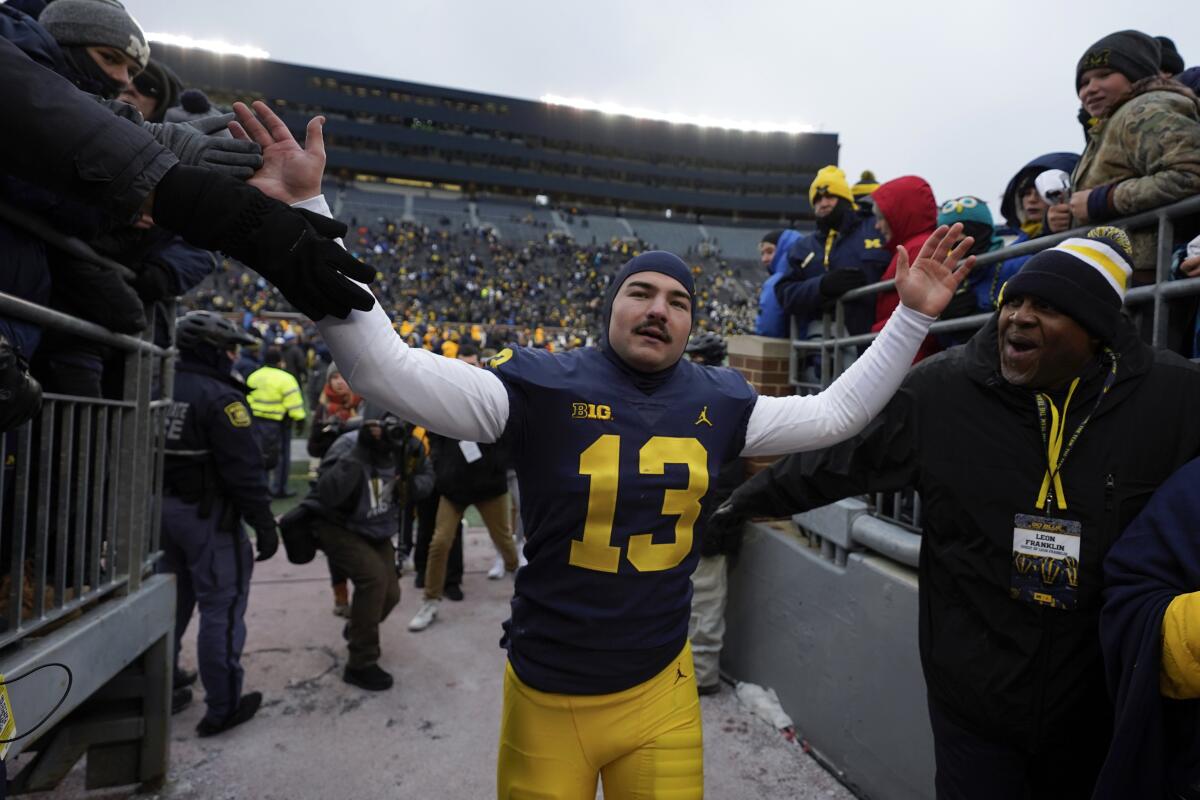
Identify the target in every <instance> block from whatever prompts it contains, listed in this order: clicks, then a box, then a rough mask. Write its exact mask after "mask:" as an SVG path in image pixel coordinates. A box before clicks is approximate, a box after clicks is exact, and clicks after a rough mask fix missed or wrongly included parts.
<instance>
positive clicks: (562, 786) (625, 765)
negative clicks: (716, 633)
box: [496, 646, 704, 800]
mask: <svg viewBox="0 0 1200 800" xmlns="http://www.w3.org/2000/svg"><path fill="white" fill-rule="evenodd" d="M597 778H600V779H602V780H603V783H604V797H605V800H653V799H654V798H658V800H699V798H702V797H703V796H704V746H703V736H702V732H701V727H700V698H699V696H698V695H697V694H696V676H695V671H694V669H693V668H692V651H691V648H690V646H685V647H684V648H683V651H682V652H681V653H680V654H679V656H678V657H677V658H676V659H675V660H674V661H672V662H671V663H670V664H669V665H668V666H667V668H666V669H664V670H663V671H662V672H660V673H659V674H658V675H655V676H654V677H653V678H651V679H650V680H648V681H646V682H645V683H641V684H639V685H637V686H634V687H633V688H631V689H626V690H625V691H623V692H615V693H613V694H602V695H569V694H549V693H547V692H539V691H538V690H537V689H533V688H530V687H529V686H526V685H525V684H524V683H522V682H521V679H520V678H518V677H517V675H516V673H515V672H514V671H513V668H512V665H511V664H508V665H506V667H505V671H504V711H503V714H502V715H501V720H500V755H499V759H498V763H497V765H496V796H497V797H498V798H499V799H500V800H543V799H544V800H594V798H595V797H596V780H597Z"/></svg>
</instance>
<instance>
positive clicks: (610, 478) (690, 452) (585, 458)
mask: <svg viewBox="0 0 1200 800" xmlns="http://www.w3.org/2000/svg"><path fill="white" fill-rule="evenodd" d="M620 461H621V437H619V436H617V435H615V434H605V435H603V436H601V437H600V438H599V439H597V440H596V441H595V442H593V443H592V444H591V446H590V447H588V448H587V449H586V450H584V451H583V453H581V454H580V456H579V474H581V475H587V476H588V477H589V478H591V484H590V486H589V490H588V509H587V521H586V522H585V523H584V526H583V538H582V539H576V540H574V541H572V542H571V558H570V563H571V565H572V566H575V567H583V568H584V569H594V570H597V571H599V572H616V571H617V570H618V568H619V567H620V564H621V548H620V547H616V546H614V545H613V544H612V534H613V519H614V517H615V516H616V513H617V488H618V483H619V477H620V471H621V464H620ZM667 464H683V465H684V466H686V467H687V468H688V484H687V487H686V488H683V489H667V490H666V492H665V493H664V496H663V504H662V513H663V516H677V517H678V519H677V520H676V521H675V541H673V542H662V543H660V544H655V543H654V541H653V536H652V534H649V533H639V534H635V535H633V536H630V537H629V545H628V553H627V554H626V557H627V558H628V559H629V563H631V564H633V566H634V567H635V568H636V569H637V570H638V571H639V572H654V571H658V570H666V569H671V568H672V567H675V566H678V565H679V564H680V563H681V562H682V561H683V560H684V559H685V558H687V555H688V553H690V552H691V550H692V530H693V528H694V526H695V524H696V520H697V519H699V517H700V501H701V500H702V499H703V498H704V494H705V492H707V491H708V451H707V450H705V449H704V445H702V444H700V441H699V440H698V439H693V438H686V437H676V436H655V437H653V438H651V439H650V441H648V442H646V444H645V445H643V446H642V449H641V451H639V453H638V472H639V473H640V474H642V475H662V474H664V473H665V472H666V466H667Z"/></svg>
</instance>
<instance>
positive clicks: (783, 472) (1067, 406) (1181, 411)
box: [715, 228, 1200, 800]
mask: <svg viewBox="0 0 1200 800" xmlns="http://www.w3.org/2000/svg"><path fill="white" fill-rule="evenodd" d="M1129 253H1130V251H1129V249H1128V239H1127V237H1125V236H1124V234H1123V232H1121V231H1119V230H1118V229H1115V228H1100V229H1095V230H1093V231H1092V232H1091V233H1090V234H1089V238H1081V239H1069V240H1067V241H1065V242H1063V243H1062V244H1060V245H1059V246H1058V247H1056V248H1054V249H1052V250H1048V251H1045V252H1043V253H1040V254H1038V255H1037V256H1035V257H1034V258H1032V259H1030V261H1029V262H1027V263H1026V264H1025V266H1024V267H1023V268H1022V270H1021V271H1020V273H1018V274H1017V275H1016V276H1014V277H1013V278H1012V280H1011V281H1010V282H1009V284H1008V286H1007V287H1006V289H1005V291H1004V294H1003V298H1002V303H1001V307H1000V310H999V311H998V312H997V313H996V315H995V316H994V317H993V318H992V319H991V321H990V322H989V323H988V324H987V325H986V326H985V327H984V328H983V330H981V331H980V332H979V333H978V334H976V335H975V336H974V337H973V338H972V339H971V340H970V341H969V342H968V343H967V344H966V345H964V346H962V347H958V348H954V349H952V350H950V351H947V352H945V353H942V354H939V355H938V356H936V357H934V358H931V359H928V360H927V361H925V362H922V363H921V364H920V365H919V366H918V367H916V368H915V369H914V370H913V371H912V372H911V373H910V374H909V376H908V378H907V379H906V380H905V382H904V384H903V385H902V386H901V388H900V391H899V392H898V393H897V394H896V396H895V397H894V398H893V400H892V401H891V403H889V405H888V406H887V407H886V408H885V409H884V411H883V413H881V414H880V415H879V416H878V417H877V418H876V419H875V420H874V421H873V422H872V423H871V424H870V425H868V427H867V428H866V429H865V430H864V431H863V433H862V434H860V435H859V436H858V437H856V438H855V439H853V440H850V441H848V442H845V443H843V444H841V445H838V446H835V447H832V448H828V449H826V450H822V451H818V452H812V453H800V454H796V455H793V456H789V457H788V458H787V459H786V460H784V461H780V462H778V463H776V464H775V465H773V466H772V467H771V468H769V469H768V470H765V471H764V472H762V473H760V474H759V475H757V476H755V477H754V478H753V479H752V480H750V481H749V482H748V483H746V484H745V485H744V486H743V487H742V488H740V489H738V490H737V491H736V492H734V494H733V496H732V497H731V498H730V500H729V502H728V503H726V504H725V505H724V506H723V507H722V508H721V509H720V511H719V512H718V514H717V515H716V517H715V518H725V523H723V524H728V523H730V522H733V521H736V520H740V519H743V518H745V517H746V516H749V515H763V516H786V515H790V514H792V513H794V512H797V511H803V510H807V509H811V508H815V507H818V506H822V505H825V504H828V503H831V502H834V501H836V500H839V499H841V498H844V497H848V496H851V495H857V494H863V493H868V492H889V491H895V490H900V489H902V488H905V487H915V488H916V489H917V490H918V491H919V492H920V494H921V499H922V501H923V511H924V514H923V518H922V524H923V527H924V542H923V547H922V549H921V561H920V570H919V571H920V614H921V617H920V649H921V660H922V665H923V667H924V672H925V680H926V684H927V687H928V692H929V709H930V718H931V722H932V724H933V734H934V743H935V754H936V759H937V794H938V797H939V798H942V800H945V799H947V798H968V797H969V798H972V800H980V799H981V798H982V799H983V800H986V799H987V798H993V797H994V798H1014V797H1038V798H1040V797H1054V798H1088V797H1090V795H1091V791H1092V786H1093V784H1094V782H1095V779H1096V775H1097V772H1098V770H1099V767H1100V764H1101V763H1102V761H1103V759H1104V755H1105V751H1106V748H1107V745H1108V740H1109V735H1110V732H1111V717H1112V710H1111V705H1110V703H1109V700H1108V695H1107V692H1106V689H1105V681H1104V667H1103V662H1102V659H1101V653H1100V642H1099V638H1098V634H1097V629H1098V617H1099V612H1100V602H1101V596H1100V592H1101V589H1102V588H1103V583H1102V581H1103V572H1102V569H1101V565H1102V563H1103V561H1104V556H1105V553H1106V552H1107V551H1108V548H1109V547H1110V545H1111V544H1112V543H1113V542H1114V541H1115V539H1116V538H1117V536H1118V535H1119V534H1120V532H1121V531H1122V530H1123V529H1124V528H1125V526H1126V525H1127V524H1128V523H1129V522H1130V520H1132V519H1133V517H1134V516H1135V515H1136V514H1137V513H1138V512H1139V511H1140V510H1141V508H1142V506H1143V505H1145V503H1146V502H1147V500H1148V499H1149V498H1150V495H1151V493H1152V492H1153V491H1154V489H1155V487H1157V486H1158V485H1159V484H1161V483H1162V482H1163V481H1164V480H1166V478H1167V477H1168V476H1170V475H1171V474H1172V473H1173V472H1174V471H1175V470H1176V469H1177V468H1178V467H1179V466H1181V465H1182V464H1184V463H1186V462H1187V461H1189V460H1190V459H1192V458H1194V457H1196V456H1197V454H1200V417H1197V415H1196V413H1195V409H1196V404H1197V402H1198V401H1200V370H1197V369H1196V368H1195V367H1194V366H1193V365H1192V364H1190V363H1189V362H1187V361H1186V360H1184V359H1182V358H1180V357H1178V356H1176V355H1175V354H1173V353H1169V352H1165V351H1155V350H1153V349H1151V348H1150V347H1148V346H1147V345H1145V344H1143V343H1142V342H1140V341H1139V340H1138V338H1137V332H1136V330H1135V329H1134V326H1133V324H1132V323H1131V322H1130V321H1129V320H1128V319H1127V318H1125V317H1124V316H1122V315H1121V313H1120V307H1121V302H1122V299H1123V296H1124V289H1125V287H1126V285H1127V282H1128V278H1129V275H1130V274H1131V270H1132V267H1131V260H1130V255H1129Z"/></svg>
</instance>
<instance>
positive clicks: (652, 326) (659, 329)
mask: <svg viewBox="0 0 1200 800" xmlns="http://www.w3.org/2000/svg"><path fill="white" fill-rule="evenodd" d="M647 331H653V332H654V333H655V334H656V335H657V336H658V337H659V338H660V339H662V340H663V341H664V342H666V343H667V344H670V343H671V334H669V333H667V329H666V328H665V327H664V326H662V325H659V324H658V323H656V322H643V323H642V324H641V325H638V326H637V327H636V328H634V329H633V332H634V334H641V333H645V332H647Z"/></svg>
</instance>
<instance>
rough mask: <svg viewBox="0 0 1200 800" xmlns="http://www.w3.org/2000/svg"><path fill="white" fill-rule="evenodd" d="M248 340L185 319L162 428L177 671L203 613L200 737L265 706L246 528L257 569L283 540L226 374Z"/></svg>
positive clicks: (237, 392)
mask: <svg viewBox="0 0 1200 800" xmlns="http://www.w3.org/2000/svg"><path fill="white" fill-rule="evenodd" d="M250 340H251V337H250V335H249V334H247V333H246V332H245V331H243V330H241V329H239V328H238V327H237V326H236V325H234V324H233V323H232V322H230V321H229V320H226V319H224V318H222V317H221V316H219V315H217V314H215V313H213V312H211V311H192V312H189V313H188V314H187V316H185V317H183V318H182V319H181V320H179V322H178V325H177V334H176V342H177V345H178V347H179V352H180V355H179V362H178V364H177V365H176V372H175V393H174V400H173V402H172V403H171V406H170V408H169V409H168V412H167V420H166V447H167V451H166V465H165V469H164V477H163V506H162V515H163V517H162V520H163V525H162V530H163V556H162V561H161V562H160V569H161V571H163V572H171V573H174V574H175V576H176V580H177V582H176V598H177V599H176V609H175V654H176V662H177V663H178V655H179V645H180V641H181V640H182V637H183V631H184V629H185V628H187V624H188V620H189V619H190V618H191V615H192V609H193V608H194V607H195V606H197V605H198V606H199V607H200V632H199V635H198V637H197V647H196V649H197V653H198V660H199V666H200V680H201V681H202V682H203V684H204V692H205V698H204V699H205V703H206V704H207V706H208V710H207V713H206V714H205V716H204V719H202V720H201V721H200V724H199V725H197V726H196V732H197V733H198V734H199V735H200V736H212V735H214V734H218V733H221V732H222V731H226V730H228V729H229V728H232V727H234V726H235V725H240V724H241V723H243V722H245V721H246V720H248V719H250V718H251V717H253V716H254V714H255V712H257V711H258V707H259V706H260V705H261V704H262V693H261V692H248V693H245V694H243V693H242V672H243V671H242V665H241V655H242V647H243V646H244V645H245V642H246V624H245V620H244V617H245V613H246V602H247V599H248V596H249V591H250V573H251V571H252V570H253V566H254V564H253V558H252V554H251V551H250V541H249V539H248V538H247V536H246V533H245V530H244V529H243V527H242V521H243V520H244V521H245V522H246V523H247V524H249V525H250V527H252V528H254V532H255V543H256V545H257V548H258V559H257V560H259V561H263V560H265V559H268V558H270V557H271V556H272V554H274V552H275V550H276V549H277V548H278V546H279V535H278V532H277V529H276V525H275V518H274V516H273V515H272V513H271V506H270V501H269V499H268V495H267V486H266V476H265V473H264V471H263V458H262V450H261V448H260V447H259V443H258V439H257V437H256V436H255V433H254V429H253V427H252V422H251V419H250V411H249V410H248V409H247V408H246V403H245V400H246V387H245V386H244V385H243V384H242V382H241V381H240V380H239V379H238V378H237V377H235V376H234V375H233V373H232V367H233V357H234V351H235V349H236V346H237V345H238V344H239V343H246V342H249V341H250ZM176 700H177V702H178V700H179V698H178V697H177V698H176Z"/></svg>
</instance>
